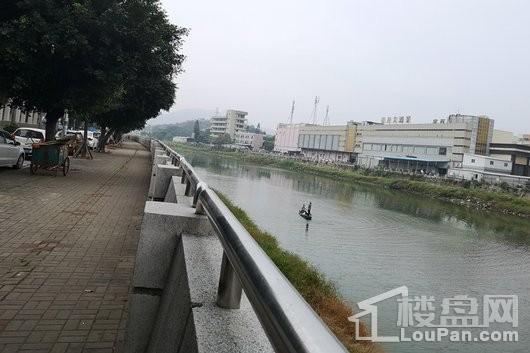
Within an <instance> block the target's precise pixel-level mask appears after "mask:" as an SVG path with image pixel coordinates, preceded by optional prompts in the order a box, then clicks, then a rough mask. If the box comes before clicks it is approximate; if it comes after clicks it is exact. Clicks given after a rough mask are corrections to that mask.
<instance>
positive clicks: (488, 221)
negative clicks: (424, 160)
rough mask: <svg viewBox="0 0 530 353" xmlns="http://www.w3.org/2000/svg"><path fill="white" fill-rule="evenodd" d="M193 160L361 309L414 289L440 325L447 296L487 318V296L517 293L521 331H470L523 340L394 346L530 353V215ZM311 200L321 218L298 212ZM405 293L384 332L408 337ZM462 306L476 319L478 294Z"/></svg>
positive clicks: (391, 305)
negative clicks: (401, 308) (401, 312)
mask: <svg viewBox="0 0 530 353" xmlns="http://www.w3.org/2000/svg"><path fill="white" fill-rule="evenodd" d="M187 159H188V161H190V162H191V163H192V165H193V166H194V167H195V169H196V171H197V172H198V174H199V175H200V176H201V177H202V178H203V180H205V181H206V182H207V183H208V184H209V185H210V186H212V187H214V188H216V189H218V190H220V191H222V192H223V193H225V194H226V195H229V197H230V198H231V199H232V200H233V201H234V202H235V203H236V204H238V205H239V206H240V207H242V208H243V209H244V210H245V211H246V212H247V213H248V214H249V215H250V216H251V218H253V219H254V221H255V222H256V223H257V224H258V225H259V226H260V227H261V228H263V229H265V230H267V231H269V232H270V233H272V234H273V235H275V236H276V237H277V238H278V240H279V242H280V244H281V245H282V247H284V248H285V249H287V250H290V251H292V252H294V253H296V254H298V255H300V256H301V257H303V258H304V259H306V260H308V261H310V262H311V263H312V264H313V265H314V266H316V267H317V268H318V269H320V270H321V271H322V272H323V273H324V274H325V275H326V276H327V277H328V278H329V279H330V280H331V281H333V283H334V284H335V285H336V286H337V289H338V290H339V292H340V294H341V295H342V296H343V297H344V298H345V299H346V300H347V301H348V302H349V304H351V305H352V307H354V308H355V309H357V305H356V304H357V303H358V302H360V301H362V300H365V299H368V298H370V297H372V296H376V295H378V294H381V293H384V292H386V291H389V290H392V289H395V288H398V287H401V286H407V288H408V291H409V296H410V297H411V298H413V297H414V296H422V295H425V296H427V299H434V302H433V301H429V303H431V304H433V307H430V306H429V305H430V304H429V303H426V302H424V303H423V304H425V305H426V306H424V307H421V306H420V307H417V308H413V309H414V313H415V314H416V313H420V312H419V311H416V310H415V309H420V310H423V311H422V312H421V313H422V314H426V316H423V317H428V315H429V313H431V312H432V310H433V308H434V315H435V317H436V320H435V321H433V322H434V323H437V322H439V318H440V315H441V314H443V313H441V308H442V306H441V304H442V302H443V299H444V298H452V297H454V296H457V295H467V298H468V299H469V298H476V299H477V303H478V309H477V315H478V316H479V317H480V319H481V320H482V316H483V315H482V312H483V311H482V310H483V296H484V295H517V296H518V308H519V313H518V319H519V320H518V321H519V325H518V327H517V328H513V327H512V324H510V323H509V322H505V323H498V322H494V323H492V324H490V328H489V329H486V328H483V329H464V330H470V331H471V332H472V334H473V335H474V336H473V339H474V337H477V336H476V335H477V334H478V331H479V330H489V331H504V330H509V331H511V330H517V331H518V342H508V343H507V342H495V343H493V342H484V343H483V342H471V343H469V342H467V343H463V342H450V341H449V340H448V338H444V339H443V340H442V342H399V343H384V344H383V347H384V348H385V350H386V351H387V352H394V353H416V352H466V353H469V352H471V353H475V352H477V353H479V352H480V353H489V352H491V353H493V352H495V353H497V352H521V353H523V352H524V353H527V352H530V338H529V334H530V314H529V310H528V309H529V304H530V222H529V221H527V220H522V219H518V218H515V217H507V216H495V215H491V214H483V213H481V212H479V211H475V210H468V209H464V208H462V207H459V206H453V205H450V204H448V203H444V202H439V201H436V200H432V199H428V198H422V197H419V196H415V195H409V194H405V193H402V192H393V191H389V190H385V189H382V188H378V187H376V186H366V185H357V184H349V183H344V182H338V181H334V180H331V179H328V178H324V177H317V176H311V175H304V174H301V173H294V172H289V171H285V170H279V169H271V168H263V167H259V166H254V165H244V164H240V163H238V162H237V161H234V160H227V159H219V158H211V157H208V156H205V155H204V154H200V155H199V154H194V153H188V154H187ZM309 201H311V202H312V204H313V212H312V213H313V220H312V221H309V222H307V221H305V220H304V219H302V218H301V217H299V216H298V214H297V212H298V209H299V208H300V207H301V204H302V203H304V202H305V203H307V202H309ZM429 297H433V298H429ZM396 298H397V297H393V298H390V299H387V300H385V301H383V302H382V303H381V304H380V305H379V306H378V318H379V324H378V332H379V333H378V334H379V336H395V335H399V328H398V327H397V319H398V304H397V301H396ZM453 303H454V302H453ZM420 304H421V303H420ZM456 304H457V305H456V306H448V308H449V310H450V312H449V313H448V315H453V316H458V315H462V313H459V312H458V310H457V309H455V307H456V308H458V307H459V308H463V309H465V312H466V313H468V314H469V315H471V316H476V315H473V314H474V313H473V312H472V311H470V310H473V307H475V308H477V306H475V305H474V304H473V299H471V301H466V300H464V301H462V302H460V303H456ZM458 304H460V305H458ZM464 304H471V306H465V305H464ZM455 311H456V313H455ZM501 314H502V312H501ZM367 317H369V316H367ZM368 323H370V321H369V320H368ZM405 330H406V331H405V337H410V335H411V332H412V331H413V329H412V328H410V327H409V328H407V329H405ZM452 330H458V332H461V331H462V329H461V328H454V329H452Z"/></svg>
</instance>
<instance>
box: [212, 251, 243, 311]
mask: <svg viewBox="0 0 530 353" xmlns="http://www.w3.org/2000/svg"><path fill="white" fill-rule="evenodd" d="M242 291H243V288H242V287H241V282H239V278H238V277H237V274H236V272H235V271H234V268H233V267H232V264H231V263H230V260H228V257H227V256H226V254H225V252H223V262H222V263H221V276H220V278H219V287H218V289H217V306H219V307H221V308H223V309H239V307H240V305H241V293H242Z"/></svg>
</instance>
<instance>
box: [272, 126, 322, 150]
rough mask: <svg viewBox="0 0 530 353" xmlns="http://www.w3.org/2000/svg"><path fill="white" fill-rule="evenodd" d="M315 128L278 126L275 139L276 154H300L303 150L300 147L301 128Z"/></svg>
mask: <svg viewBox="0 0 530 353" xmlns="http://www.w3.org/2000/svg"><path fill="white" fill-rule="evenodd" d="M306 126H313V125H312V124H304V123H302V124H278V127H277V128H276V136H275V138H274V152H278V153H285V154H298V153H300V152H301V148H300V147H299V146H298V136H299V134H300V128H303V127H306Z"/></svg>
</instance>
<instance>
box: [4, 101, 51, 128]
mask: <svg viewBox="0 0 530 353" xmlns="http://www.w3.org/2000/svg"><path fill="white" fill-rule="evenodd" d="M44 116H45V114H43V113H38V112H35V111H23V110H21V109H18V108H12V107H10V106H9V105H3V106H0V126H5V125H10V124H16V125H18V126H26V127H40V125H41V122H42V118H43V117H44Z"/></svg>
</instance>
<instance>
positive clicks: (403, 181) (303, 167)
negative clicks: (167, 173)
mask: <svg viewBox="0 0 530 353" xmlns="http://www.w3.org/2000/svg"><path fill="white" fill-rule="evenodd" d="M177 149H178V150H179V151H180V152H186V151H188V152H199V153H205V154H210V155H216V156H222V157H225V158H232V159H237V160H239V161H241V162H243V163H251V164H258V165H260V166H271V167H276V168H281V169H286V170H290V171H295V172H301V173H305V174H313V175H318V176H324V177H329V178H333V179H335V180H340V181H344V182H350V183H365V184H371V185H377V186H382V187H385V188H388V189H393V190H401V191H405V192H411V193H415V194H418V195H423V196H426V197H431V198H435V199H439V200H445V201H450V202H452V203H455V204H461V205H464V206H467V207H472V208H477V209H481V210H491V211H496V212H501V213H505V214H512V215H516V216H520V217H525V218H529V217H530V199H529V198H528V197H525V196H523V197H521V196H517V195H515V194H513V193H508V192H498V191H488V190H486V189H484V188H479V187H477V188H472V187H469V186H470V185H468V184H464V185H462V184H458V183H455V184H451V183H447V182H436V181H435V180H433V181H430V180H425V179H420V180H418V179H413V178H407V177H406V176H398V175H395V174H390V173H384V172H380V171H366V170H354V169H353V168H344V167H339V166H333V165H322V164H314V163H307V162H303V161H299V160H294V159H290V158H282V157H278V156H268V155H263V154H256V153H245V152H231V151H224V150H214V149H211V148H207V147H201V146H192V145H185V144H179V145H177ZM466 186H468V187H466Z"/></svg>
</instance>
